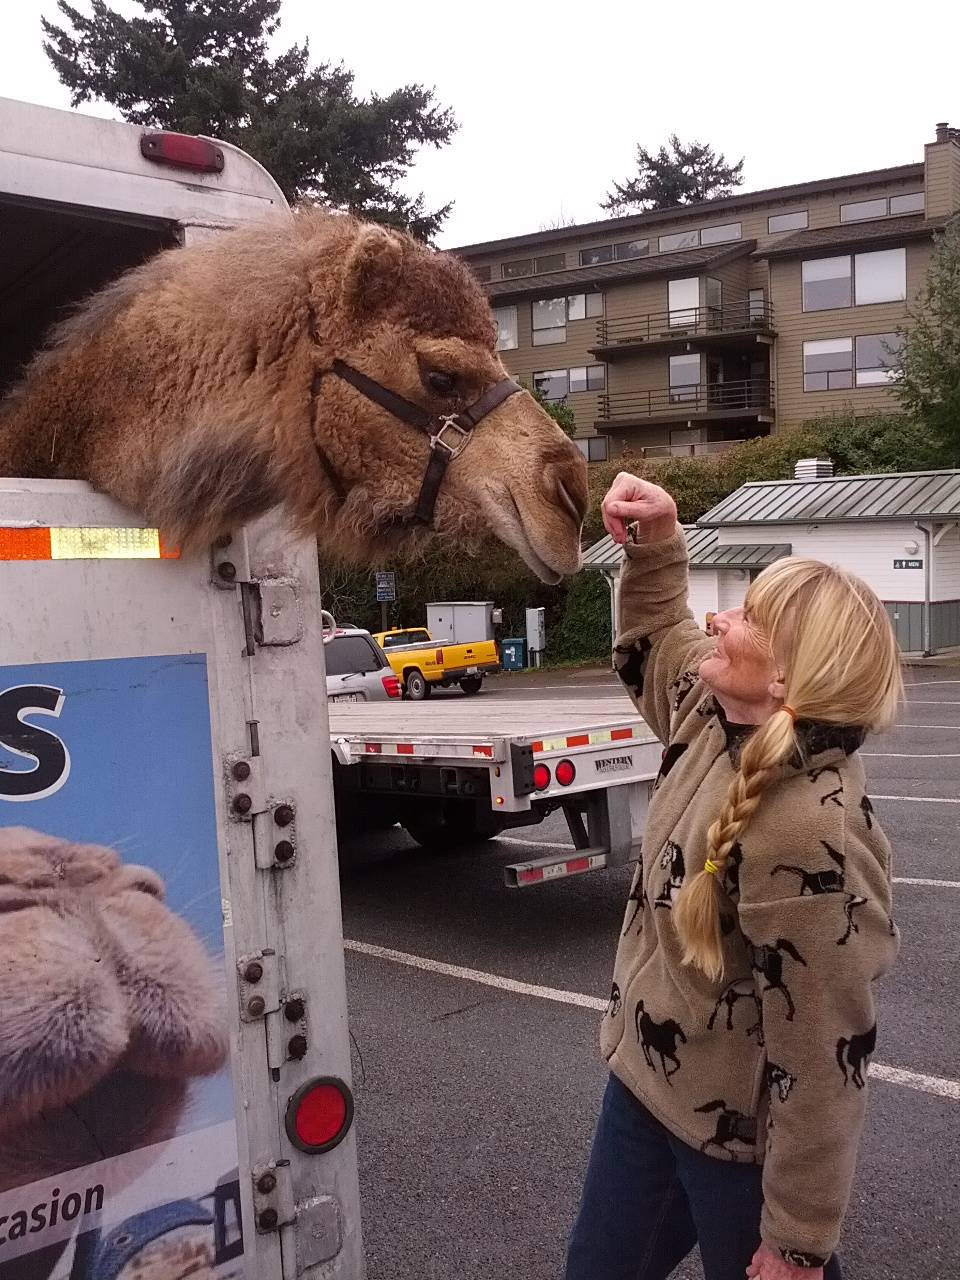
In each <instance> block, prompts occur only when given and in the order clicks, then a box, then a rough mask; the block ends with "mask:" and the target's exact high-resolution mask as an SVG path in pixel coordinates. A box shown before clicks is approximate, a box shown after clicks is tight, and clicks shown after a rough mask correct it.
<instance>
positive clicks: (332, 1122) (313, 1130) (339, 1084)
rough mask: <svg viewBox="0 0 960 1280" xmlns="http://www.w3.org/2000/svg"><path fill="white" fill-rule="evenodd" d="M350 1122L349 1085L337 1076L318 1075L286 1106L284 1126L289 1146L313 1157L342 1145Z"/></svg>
mask: <svg viewBox="0 0 960 1280" xmlns="http://www.w3.org/2000/svg"><path fill="white" fill-rule="evenodd" d="M352 1122H353V1094H352V1093H351V1092H350V1088H349V1086H348V1085H347V1084H345V1083H344V1081H343V1080H340V1079H339V1078H338V1077H337V1076H318V1077H317V1078H316V1079H314V1080H311V1081H310V1082H309V1083H308V1084H305V1085H301V1087H300V1088H299V1089H298V1090H297V1092H296V1093H295V1094H294V1095H293V1097H292V1098H291V1099H290V1101H289V1102H288V1103H287V1113H286V1117H285V1122H284V1123H285V1127H286V1130H287V1137H288V1138H289V1139H290V1141H291V1142H292V1143H293V1145H294V1146H295V1147H299V1148H300V1150H301V1151H307V1152H310V1153H311V1154H315V1155H316V1154H319V1153H320V1152H322V1151H329V1150H330V1149H331V1148H332V1147H335V1146H336V1145H337V1144H338V1143H339V1142H342V1141H343V1139H344V1138H345V1137H346V1135H347V1130H348V1129H349V1128H350V1125H351V1123H352Z"/></svg>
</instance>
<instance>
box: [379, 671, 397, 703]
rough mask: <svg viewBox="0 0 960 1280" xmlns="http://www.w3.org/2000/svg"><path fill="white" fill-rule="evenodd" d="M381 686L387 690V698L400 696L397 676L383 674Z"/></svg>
mask: <svg viewBox="0 0 960 1280" xmlns="http://www.w3.org/2000/svg"><path fill="white" fill-rule="evenodd" d="M382 679H383V687H384V689H386V691H387V697H388V698H399V697H400V680H399V678H398V677H397V676H383V677H382Z"/></svg>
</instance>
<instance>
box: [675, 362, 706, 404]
mask: <svg viewBox="0 0 960 1280" xmlns="http://www.w3.org/2000/svg"><path fill="white" fill-rule="evenodd" d="M699 386H700V356H699V355H682V356H671V357H670V403H671V404H683V403H684V402H685V401H687V400H696V398H697V393H698V389H699Z"/></svg>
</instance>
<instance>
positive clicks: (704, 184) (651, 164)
mask: <svg viewBox="0 0 960 1280" xmlns="http://www.w3.org/2000/svg"><path fill="white" fill-rule="evenodd" d="M669 142H670V150H669V151H668V150H667V148H666V147H661V148H660V150H659V151H657V152H656V153H654V152H652V151H648V150H647V149H646V147H641V146H638V147H637V174H636V177H633V178H628V179H627V180H626V182H615V183H614V184H613V190H612V191H609V192H607V198H606V200H603V201H601V204H600V207H601V208H602V209H609V210H610V212H611V213H615V214H621V213H627V212H629V211H630V210H631V209H641V210H647V209H672V208H674V206H676V205H678V204H695V203H696V202H697V201H699V200H713V199H716V198H717V197H718V196H728V195H730V194H731V192H732V191H733V188H734V187H739V186H740V185H741V184H742V182H743V160H742V159H741V160H738V161H737V163H736V164H728V163H727V159H726V157H725V156H724V155H723V154H722V153H721V154H720V155H716V154H715V152H714V150H713V147H710V146H707V144H706V143H705V142H691V143H690V144H689V145H688V146H685V145H684V144H683V143H682V142H681V141H680V139H679V138H678V137H677V135H676V134H675V133H672V134H671V135H670V139H669Z"/></svg>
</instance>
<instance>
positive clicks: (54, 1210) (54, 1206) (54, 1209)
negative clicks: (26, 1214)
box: [50, 1187, 60, 1227]
mask: <svg viewBox="0 0 960 1280" xmlns="http://www.w3.org/2000/svg"><path fill="white" fill-rule="evenodd" d="M52 1195H53V1198H52V1200H51V1202H50V1225H51V1227H55V1226H56V1225H57V1214H58V1212H59V1209H60V1188H59V1187H54V1188H53V1193H52Z"/></svg>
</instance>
